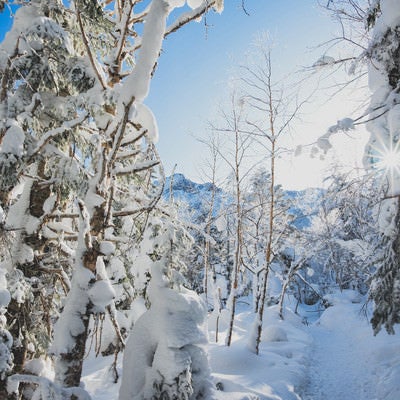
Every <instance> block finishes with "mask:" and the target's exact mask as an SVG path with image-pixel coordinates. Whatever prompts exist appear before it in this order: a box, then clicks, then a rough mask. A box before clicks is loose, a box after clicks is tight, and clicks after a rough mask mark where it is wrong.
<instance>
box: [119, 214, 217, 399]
mask: <svg viewBox="0 0 400 400" xmlns="http://www.w3.org/2000/svg"><path fill="white" fill-rule="evenodd" d="M148 238H149V239H150V238H152V241H151V242H149V244H150V243H151V244H152V245H151V247H148V248H147V256H148V257H149V258H150V260H151V261H152V262H151V269H150V270H149V273H150V275H151V280H150V283H149V285H148V289H147V296H148V300H149V303H150V308H149V309H148V310H147V311H145V313H144V314H143V315H142V316H141V317H140V318H139V319H138V320H137V322H136V323H135V325H134V326H133V328H132V332H131V334H130V336H129V339H128V342H127V346H126V349H125V352H124V371H123V377H122V384H121V390H120V399H121V400H132V399H136V400H139V399H165V400H168V399H171V400H172V399H182V400H183V399H202V398H207V397H208V396H209V394H210V388H211V383H210V371H209V367H208V360H207V354H206V352H205V350H204V348H203V346H204V345H205V344H206V343H207V338H206V335H205V330H204V326H203V325H204V321H205V316H206V309H205V305H204V304H203V302H202V301H201V299H200V298H199V297H198V295H197V294H196V293H195V292H193V291H191V290H189V289H186V288H185V287H183V285H182V283H183V277H182V275H181V272H180V271H179V270H182V269H184V268H186V267H185V265H184V264H183V263H182V261H181V259H180V254H181V252H182V251H184V250H185V248H186V249H187V246H188V245H190V242H188V241H187V240H186V241H185V240H184V239H185V238H187V233H185V232H184V230H183V228H182V227H179V224H177V222H173V221H168V220H165V218H164V219H158V218H153V219H152V220H151V222H150V228H149V237H148ZM145 248H146V246H144V247H143V249H145Z"/></svg>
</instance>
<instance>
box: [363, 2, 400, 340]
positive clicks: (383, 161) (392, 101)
mask: <svg viewBox="0 0 400 400" xmlns="http://www.w3.org/2000/svg"><path fill="white" fill-rule="evenodd" d="M369 20H370V21H371V25H373V37H372V39H371V42H370V44H369V50H368V55H369V58H370V65H369V71H368V74H369V86H370V90H371V92H372V98H371V103H370V107H369V119H370V122H369V123H368V130H369V132H370V133H371V137H370V140H369V144H368V152H367V155H366V158H367V162H372V163H373V164H375V165H378V167H379V168H381V169H382V168H383V169H384V171H385V176H386V178H387V180H388V192H387V197H389V198H387V199H385V200H383V202H382V205H381V208H382V214H381V220H380V223H381V228H382V229H383V233H384V236H385V242H386V243H387V254H386V259H385V260H384V261H383V263H382V265H381V267H380V268H379V270H378V271H377V273H376V275H375V276H374V279H373V282H372V285H371V291H370V294H371V298H372V299H373V300H374V302H375V309H374V314H373V317H372V325H373V328H374V332H375V333H377V332H379V330H380V329H381V327H382V326H385V328H386V330H387V331H388V332H389V333H394V325H395V324H398V323H400V262H399V259H400V201H399V190H400V185H399V182H400V174H399V171H398V166H399V161H398V160H399V143H400V142H399V129H400V122H399V118H398V115H399V110H400V105H399V93H398V92H399V85H400V57H399V53H400V8H399V5H398V2H396V1H394V0H381V1H376V2H375V4H374V7H373V8H372V9H371V10H370V13H369ZM372 22H373V23H372Z"/></svg>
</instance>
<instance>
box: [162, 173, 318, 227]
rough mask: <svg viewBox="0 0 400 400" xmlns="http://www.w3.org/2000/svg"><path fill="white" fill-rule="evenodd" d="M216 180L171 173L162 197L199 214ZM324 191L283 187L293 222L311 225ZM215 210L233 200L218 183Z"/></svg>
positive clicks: (300, 224) (207, 204)
mask: <svg viewBox="0 0 400 400" xmlns="http://www.w3.org/2000/svg"><path fill="white" fill-rule="evenodd" d="M171 188H172V197H171ZM212 191H213V184H212V183H210V182H206V183H197V182H194V181H192V180H191V179H189V178H187V177H185V175H184V174H181V173H175V174H174V175H172V176H168V177H167V178H166V181H165V185H164V192H163V198H164V200H165V201H169V200H170V199H171V198H172V199H173V200H174V201H179V202H181V203H184V204H186V205H187V206H188V208H189V210H190V211H192V212H194V213H195V214H199V213H200V211H201V210H202V209H204V207H207V206H209V205H210V203H211V197H212ZM324 193H325V191H324V189H321V188H306V189H303V190H284V197H285V198H286V199H287V201H288V202H289V203H290V204H291V206H290V208H289V211H290V213H291V214H293V215H294V217H295V218H294V221H293V225H294V226H295V227H296V228H298V229H303V228H307V227H310V226H311V217H312V216H313V215H314V214H315V213H316V210H317V209H318V204H319V203H320V202H321V199H322V197H323V195H324ZM214 201H215V205H214V214H215V215H217V214H218V213H219V211H220V210H221V207H223V205H224V204H225V205H226V204H231V203H232V195H231V194H230V193H228V192H227V191H225V190H224V189H222V188H220V187H218V186H215V200H214Z"/></svg>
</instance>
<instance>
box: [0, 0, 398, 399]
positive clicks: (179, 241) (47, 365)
mask: <svg viewBox="0 0 400 400" xmlns="http://www.w3.org/2000/svg"><path fill="white" fill-rule="evenodd" d="M228 1H229V0H228ZM230 1H232V2H235V3H237V6H238V7H239V8H240V10H241V12H242V13H243V14H244V15H246V14H247V13H248V12H249V11H248V8H247V3H246V0H244V1H239V0H230ZM225 3H227V2H225ZM315 3H316V5H318V6H319V7H321V8H323V9H324V10H325V11H326V12H328V13H330V14H331V15H332V18H334V20H335V21H336V23H337V24H338V26H340V29H341V32H342V34H341V36H340V37H337V38H332V42H330V43H329V46H332V47H342V48H344V49H346V51H347V53H346V52H344V53H343V54H345V55H342V57H341V58H334V57H331V56H329V55H328V53H325V52H324V51H323V50H321V57H320V58H319V59H318V60H317V61H316V62H315V63H314V64H313V65H312V66H309V68H308V69H307V71H306V72H307V74H310V72H311V73H312V74H318V73H322V74H328V75H329V76H333V75H335V76H336V75H337V76H339V75H340V74H343V73H344V74H345V76H346V80H345V81H344V83H343V84H342V85H343V87H344V88H345V87H347V85H351V84H352V83H354V82H355V81H357V80H358V79H365V78H366V77H367V78H368V96H367V98H365V99H363V100H364V102H363V106H362V108H361V109H359V110H358V111H357V112H358V116H357V117H355V118H350V117H348V116H347V115H343V118H342V119H340V120H339V121H337V123H336V124H335V125H327V126H326V130H325V131H324V132H321V135H320V137H319V138H318V139H317V140H316V141H315V142H313V143H307V142H304V143H303V144H302V145H301V146H297V148H296V149H295V150H294V151H291V153H296V154H297V153H298V154H300V153H307V154H309V155H310V157H324V156H325V155H326V154H329V152H330V150H331V148H332V142H333V141H334V140H335V138H336V137H338V136H340V135H349V134H351V133H352V132H353V131H354V130H355V128H356V127H358V126H363V127H365V128H366V132H367V133H366V134H368V138H369V139H368V141H367V144H366V146H365V149H364V160H363V164H364V165H363V167H362V173H360V172H358V173H357V174H353V173H350V172H348V171H347V172H346V171H343V170H340V169H338V170H336V171H332V173H331V174H330V176H329V179H327V180H326V181H325V184H324V187H320V188H307V189H304V190H288V189H286V188H285V187H284V186H282V185H281V184H280V183H279V180H278V179H277V175H278V174H279V168H280V164H279V160H281V159H285V157H286V156H287V154H288V150H287V148H286V145H287V142H286V137H287V136H288V135H290V132H291V128H292V126H293V124H294V122H295V120H296V119H297V118H299V117H300V115H301V113H302V111H303V107H305V106H307V104H308V103H309V101H310V98H311V96H312V95H313V93H309V92H304V91H301V90H299V89H298V88H297V87H294V86H287V87H285V86H283V85H282V82H281V81H280V80H279V79H278V78H277V74H276V70H275V69H274V66H275V64H274V58H273V57H274V52H273V48H272V47H271V45H270V42H269V41H268V39H267V38H266V37H265V36H263V35H260V38H259V40H258V42H257V43H256V44H255V46H254V48H252V53H251V57H250V56H249V57H244V61H243V64H242V65H240V66H238V70H239V73H238V76H237V78H236V79H235V85H234V86H233V87H232V90H231V92H230V95H229V97H228V99H226V102H225V103H224V106H223V107H221V110H220V114H219V118H218V119H216V120H215V121H214V122H210V123H209V131H210V134H209V136H208V137H207V138H206V139H202V140H201V143H199V146H202V147H203V148H204V154H205V166H206V167H205V168H204V176H205V178H204V182H201V183H196V182H194V181H192V180H190V179H189V178H187V177H185V176H184V175H183V174H180V173H172V174H167V173H166V171H165V168H164V166H163V159H162V157H160V154H159V151H158V148H157V141H158V137H159V136H162V135H163V134H164V132H162V131H161V130H160V131H159V128H158V124H157V121H156V118H155V116H154V113H153V111H152V110H151V107H150V106H149V105H148V104H147V103H146V99H147V98H148V96H149V93H150V92H151V88H152V86H151V83H152V79H153V76H155V75H157V72H158V69H159V68H162V64H161V65H159V60H160V59H162V57H163V44H164V40H165V39H166V38H167V37H169V36H170V35H185V34H186V32H187V31H186V30H185V27H186V25H189V24H194V23H198V22H199V21H200V23H202V21H205V22H204V23H205V26H206V28H207V29H212V27H208V26H207V16H208V15H210V14H218V18H219V19H223V18H224V1H223V0H71V1H69V0H0V14H1V13H5V12H8V13H10V15H11V16H12V26H11V28H10V29H9V30H8V32H6V34H5V37H4V40H3V41H2V42H0V400H6V399H8V400H91V399H92V400H117V399H118V400H195V399H196V400H197V399H198V400H200V399H204V400H211V399H215V400H220V399H221V400H223V399H227V400H228V399H229V400H246V399H249V400H250V399H251V400H256V399H259V400H264V399H265V400H268V399H270V400H273V399H274V400H331V399H332V400H333V399H341V400H364V399H365V400H367V399H368V400H376V399H378V400H398V399H399V398H400V352H399V349H400V339H399V337H398V330H397V329H398V324H399V323H400V201H399V198H400V141H399V139H400V136H399V135H400V5H399V3H398V0H326V1H321V2H319V4H317V3H318V2H317V1H316V2H315ZM225 5H226V4H225ZM0 29H1V27H0ZM340 76H341V77H342V76H343V75H340ZM305 79H306V78H301V79H300V78H299V80H302V83H304V81H305ZM336 89H337V90H336ZM335 91H336V92H337V94H336V95H337V96H340V95H341V90H340V87H339V85H338V86H337V87H336V88H335ZM178 117H179V115H176V118H178ZM249 160H250V161H249ZM261 160H262V161H261ZM222 171H223V174H224V175H225V176H224V177H223V179H221V172H222ZM295 173H296V171H293V174H295Z"/></svg>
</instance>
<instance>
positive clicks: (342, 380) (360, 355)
mask: <svg viewBox="0 0 400 400" xmlns="http://www.w3.org/2000/svg"><path fill="white" fill-rule="evenodd" d="M327 300H329V302H330V304H331V306H330V307H328V308H327V309H326V310H324V309H322V308H320V307H319V306H302V307H301V308H300V309H299V313H298V315H296V314H295V313H294V312H293V306H294V304H295V302H294V299H290V298H289V299H288V301H287V303H286V309H285V314H284V320H281V319H280V318H279V315H278V311H277V307H276V306H271V307H269V308H267V309H266V311H265V326H266V328H265V331H264V333H263V337H262V344H261V352H260V355H258V356H257V355H255V354H254V353H252V352H251V351H250V350H249V347H248V341H249V336H248V326H249V325H251V324H252V322H253V320H254V314H253V313H252V312H251V310H250V307H249V303H250V302H251V299H248V298H242V299H240V301H239V302H238V315H237V318H236V321H235V326H234V339H233V343H232V346H231V347H227V346H225V334H226V328H227V319H226V318H225V315H224V314H223V315H222V316H221V318H220V321H219V334H218V342H216V340H215V338H216V336H215V333H216V332H215V327H216V325H215V324H216V319H215V315H213V314H212V315H210V316H209V320H208V335H209V340H210V344H209V346H208V348H207V350H208V353H209V358H210V364H211V368H212V377H213V382H214V386H215V398H216V399H221V400H222V399H224V400H250V399H252V400H255V399H259V400H338V399H340V400H367V399H368V400H398V399H399V395H400V354H399V352H398V349H399V346H400V336H398V335H396V336H389V335H388V334H387V333H386V332H381V333H380V334H379V335H378V336H376V337H375V336H373V333H372V329H371V326H370V325H369V323H368V317H369V316H370V315H371V310H370V307H369V306H367V307H365V305H364V301H365V298H363V297H361V296H360V295H359V294H358V293H356V292H354V291H351V290H348V291H344V292H342V293H341V292H333V293H331V294H330V295H329V296H327ZM111 362H112V359H111V358H108V359H107V358H106V359H96V358H93V356H92V355H91V356H89V358H88V359H87V361H86V362H85V373H84V374H85V378H84V382H85V386H86V389H87V390H88V391H89V393H91V394H92V396H93V399H95V400H116V399H117V398H118V395H117V393H118V387H119V383H117V384H114V383H112V377H111V373H110V371H109V364H111ZM120 368H121V366H120V365H119V369H120ZM107 382H108V383H107Z"/></svg>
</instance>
